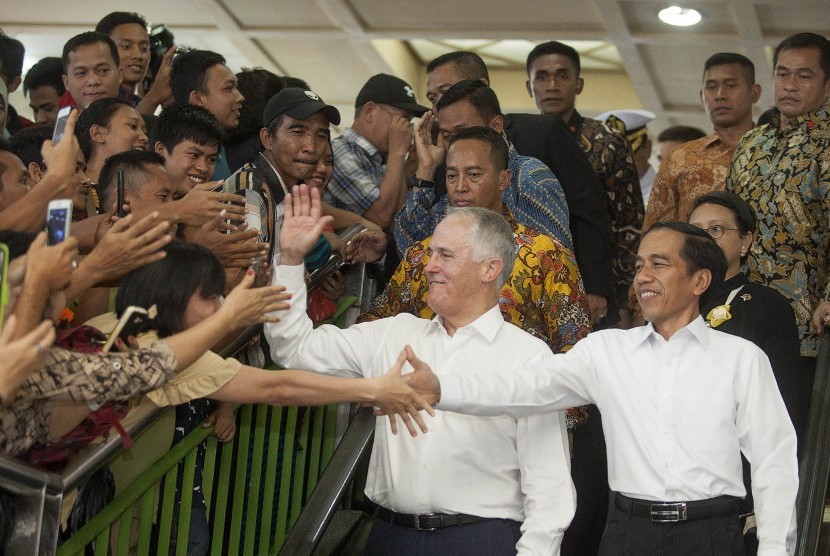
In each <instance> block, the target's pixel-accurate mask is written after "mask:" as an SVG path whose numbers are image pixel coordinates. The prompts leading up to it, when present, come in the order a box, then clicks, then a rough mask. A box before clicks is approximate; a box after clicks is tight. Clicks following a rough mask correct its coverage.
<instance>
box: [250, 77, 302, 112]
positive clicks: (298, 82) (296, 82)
mask: <svg viewBox="0 0 830 556" xmlns="http://www.w3.org/2000/svg"><path fill="white" fill-rule="evenodd" d="M282 81H283V88H286V87H299V88H300V89H303V90H305V91H310V90H311V87H310V86H309V84H308V81H306V80H305V79H301V78H299V77H294V76H293V75H283V76H282ZM278 92H279V91H277V93H278ZM274 94H276V93H274ZM271 96H274V95H271ZM269 98H271V97H268V98H266V99H265V102H268V99H269ZM245 100H246V101H247V100H248V99H247V98H246V99H245ZM263 108H264V107H263Z"/></svg>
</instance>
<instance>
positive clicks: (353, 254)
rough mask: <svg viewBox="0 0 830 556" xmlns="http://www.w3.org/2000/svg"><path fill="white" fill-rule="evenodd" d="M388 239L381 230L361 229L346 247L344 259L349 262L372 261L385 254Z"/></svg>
mask: <svg viewBox="0 0 830 556" xmlns="http://www.w3.org/2000/svg"><path fill="white" fill-rule="evenodd" d="M387 245H388V240H387V239H386V234H385V233H383V232H382V231H376V230H363V231H361V232H360V233H359V234H357V235H356V236H354V237H353V238H352V241H351V242H350V243H349V245H348V246H347V247H346V261H347V262H349V263H373V262H375V261H379V260H380V259H382V258H383V256H384V255H385V254H386V247H387Z"/></svg>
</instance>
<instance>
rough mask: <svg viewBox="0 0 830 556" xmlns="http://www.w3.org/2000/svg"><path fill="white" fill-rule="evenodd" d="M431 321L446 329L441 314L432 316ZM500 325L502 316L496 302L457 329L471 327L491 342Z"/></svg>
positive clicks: (502, 319) (502, 323)
mask: <svg viewBox="0 0 830 556" xmlns="http://www.w3.org/2000/svg"><path fill="white" fill-rule="evenodd" d="M432 322H433V323H435V326H440V327H441V328H443V329H444V330H446V328H445V327H444V319H443V318H442V317H441V316H439V315H436V316H435V317H433V318H432ZM502 326H504V317H503V316H502V314H501V310H500V309H499V306H498V304H496V305H493V306H492V307H490V309H488V310H487V311H486V312H485V313H483V314H482V315H481V316H480V317H478V318H477V319H476V320H474V321H473V322H471V323H470V324H468V325H466V326H462V327H461V328H459V329H458V330H464V329H466V328H471V329H473V330H475V331H476V332H478V333H479V334H481V335H482V336H483V337H484V338H485V339H486V340H487V341H488V342H492V341H493V339H494V338H495V337H496V334H498V332H499V330H501V327H502ZM456 332H457V331H456Z"/></svg>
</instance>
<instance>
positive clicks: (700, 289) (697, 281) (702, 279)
mask: <svg viewBox="0 0 830 556" xmlns="http://www.w3.org/2000/svg"><path fill="white" fill-rule="evenodd" d="M692 280H693V281H694V285H695V289H694V294H695V295H696V296H698V297H700V296H701V295H703V293H704V292H705V291H706V290H708V289H709V285H710V284H711V283H712V271H711V270H709V269H708V268H701V269H700V270H698V271H696V272H695V273H694V275H693V276H692Z"/></svg>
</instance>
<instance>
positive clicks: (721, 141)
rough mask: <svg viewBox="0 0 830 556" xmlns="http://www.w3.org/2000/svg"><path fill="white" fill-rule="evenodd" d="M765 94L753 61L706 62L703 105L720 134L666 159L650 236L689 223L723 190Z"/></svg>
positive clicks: (724, 57)
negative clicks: (662, 226)
mask: <svg viewBox="0 0 830 556" xmlns="http://www.w3.org/2000/svg"><path fill="white" fill-rule="evenodd" d="M760 96H761V86H760V85H758V84H757V83H755V65H754V64H753V63H752V61H751V60H750V59H749V58H747V57H746V56H743V55H741V54H735V53H733V52H718V53H717V54H713V55H712V56H710V57H709V59H708V60H706V63H705V64H704V70H703V86H702V88H701V89H700V101H701V103H702V104H703V109H704V110H705V111H706V115H707V116H708V117H709V120H710V121H711V122H712V126H713V127H714V132H713V133H712V134H711V135H707V136H706V137H702V138H700V139H696V140H694V141H688V142H686V143H683V144H681V145H679V146H678V147H676V148H675V149H674V150H673V151H672V152H671V154H670V155H669V156H667V157H666V159H665V160H663V161H662V164H660V170H659V171H658V172H657V178H656V179H655V180H654V188H653V189H652V191H651V197H650V200H649V203H648V206H647V207H646V216H645V219H644V220H643V231H644V232H645V231H648V229H649V228H651V226H652V224H654V223H655V222H665V221H668V220H676V221H679V222H686V221H687V220H688V219H689V215H690V214H692V209H693V208H694V206H695V201H696V200H697V198H698V197H700V196H701V195H705V194H707V193H711V192H712V191H721V190H723V188H724V186H725V184H726V174H727V173H728V172H729V165H730V163H731V162H732V155H733V154H734V152H735V148H736V147H737V146H738V143H739V142H740V140H741V137H743V135H744V134H745V133H746V132H747V131H749V130H750V129H752V127H753V125H754V124H753V123H752V105H753V104H755V103H756V102H758V97H760Z"/></svg>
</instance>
